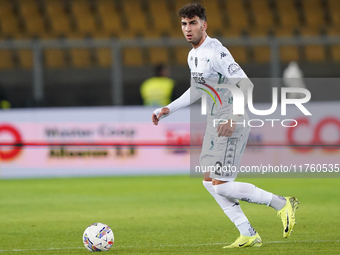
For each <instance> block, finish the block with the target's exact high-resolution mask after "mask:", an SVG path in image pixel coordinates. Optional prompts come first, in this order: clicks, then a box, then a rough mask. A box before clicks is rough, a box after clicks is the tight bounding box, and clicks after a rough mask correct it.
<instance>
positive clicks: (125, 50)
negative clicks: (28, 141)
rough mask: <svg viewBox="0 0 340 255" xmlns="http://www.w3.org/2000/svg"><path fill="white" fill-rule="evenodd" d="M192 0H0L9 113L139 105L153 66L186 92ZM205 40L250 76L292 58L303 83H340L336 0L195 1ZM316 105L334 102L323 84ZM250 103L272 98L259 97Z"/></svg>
mask: <svg viewBox="0 0 340 255" xmlns="http://www.w3.org/2000/svg"><path fill="white" fill-rule="evenodd" d="M187 2H189V0H124V1H123V0H121V1H120V0H0V82H1V84H2V86H3V89H4V90H5V91H6V93H7V96H8V100H9V101H10V102H11V105H12V107H13V108H18V107H36V106H43V107H60V106H108V105H139V104H142V101H141V97H140V94H139V86H140V84H141V83H142V81H143V80H145V79H146V78H148V77H150V76H152V74H153V66H154V65H155V64H157V63H160V62H164V63H167V64H169V65H170V67H171V70H172V75H171V76H172V78H174V79H175V80H176V82H177V87H178V88H179V91H180V92H183V91H185V90H186V89H187V88H188V82H189V71H188V67H187V63H186V58H187V53H188V50H189V49H190V46H189V45H188V44H187V43H186V42H185V39H184V38H183V36H182V33H181V29H180V21H179V18H178V17H177V15H176V11H177V10H178V9H179V8H180V7H181V6H183V5H184V4H186V3H187ZM198 2H200V3H202V4H203V5H204V6H205V7H206V9H207V15H208V34H209V35H210V36H211V37H217V38H219V39H220V40H222V41H223V43H224V44H225V45H226V46H227V47H228V48H229V49H230V51H231V53H232V54H233V56H234V57H235V59H236V61H237V62H239V63H240V64H241V66H242V67H243V68H244V70H245V71H246V73H247V74H248V76H249V77H252V78H254V77H261V78H264V77H281V76H282V72H283V70H284V68H285V67H286V66H287V64H288V63H289V62H290V61H297V62H298V63H299V65H300V67H301V69H302V70H303V72H304V75H305V77H337V76H338V75H339V71H338V70H339V67H340V29H339V27H340V1H339V0H232V1H231V0H200V1H198ZM311 86H312V87H309V89H311V90H312V91H313V92H312V100H316V101H320V100H337V99H338V96H337V95H338V94H339V92H340V88H338V86H333V87H332V89H333V90H336V91H334V92H335V93H331V94H330V93H329V94H328V95H327V96H325V92H324V90H323V88H322V86H321V85H320V84H315V85H314V86H313V85H311ZM255 96H256V97H255V98H254V101H256V102H267V101H269V100H270V98H268V97H267V96H263V95H262V94H261V93H257V94H255Z"/></svg>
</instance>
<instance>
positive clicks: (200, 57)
mask: <svg viewBox="0 0 340 255" xmlns="http://www.w3.org/2000/svg"><path fill="white" fill-rule="evenodd" d="M188 65H189V68H190V72H191V89H192V90H193V89H195V90H198V91H199V92H200V94H201V95H203V93H205V96H206V98H207V107H206V109H207V121H208V123H207V132H209V133H213V134H216V129H217V125H215V127H214V119H229V118H230V117H231V115H232V105H233V95H232V93H231V92H230V90H228V89H226V88H216V86H217V85H218V84H228V86H236V84H237V83H238V82H239V81H240V80H241V79H242V78H247V75H246V74H245V73H244V71H243V70H242V68H241V67H240V66H239V65H238V64H237V63H236V62H235V60H234V58H233V56H232V55H231V54H230V52H229V51H228V49H227V48H226V47H224V46H223V45H222V43H221V42H220V41H219V40H217V39H215V38H210V37H209V36H207V38H206V39H205V40H204V42H203V43H202V44H201V45H200V46H199V47H198V48H197V49H194V48H193V49H192V50H191V51H190V52H189V55H188ZM211 96H213V97H214V99H213V98H212V97H211ZM244 120H245V126H246V127H244V125H241V124H238V125H237V126H236V129H235V131H234V133H233V136H237V135H240V134H243V133H247V132H249V131H250V127H248V124H247V123H248V116H247V114H246V113H245V115H244V116H243V117H242V118H240V120H239V121H238V122H244ZM215 124H216V122H215Z"/></svg>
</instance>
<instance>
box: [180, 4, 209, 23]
mask: <svg viewBox="0 0 340 255" xmlns="http://www.w3.org/2000/svg"><path fill="white" fill-rule="evenodd" d="M177 14H178V16H179V17H180V18H189V19H192V18H193V17H195V16H198V17H199V18H200V19H201V20H204V21H207V15H206V12H205V8H204V6H203V5H201V4H199V3H189V4H186V5H184V6H183V7H182V8H181V9H179V10H178V12H177Z"/></svg>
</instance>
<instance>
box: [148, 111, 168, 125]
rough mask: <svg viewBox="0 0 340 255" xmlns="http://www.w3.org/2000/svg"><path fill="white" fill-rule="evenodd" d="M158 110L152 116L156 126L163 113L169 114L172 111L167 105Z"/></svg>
mask: <svg viewBox="0 0 340 255" xmlns="http://www.w3.org/2000/svg"><path fill="white" fill-rule="evenodd" d="M157 110H158V109H157ZM157 110H156V111H155V112H154V113H153V114H152V117H151V119H152V122H153V124H154V125H155V126H157V125H158V122H159V119H160V117H162V116H163V115H167V114H169V113H170V109H169V108H167V107H163V108H161V109H160V111H157ZM156 114H157V115H156Z"/></svg>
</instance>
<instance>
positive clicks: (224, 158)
mask: <svg viewBox="0 0 340 255" xmlns="http://www.w3.org/2000/svg"><path fill="white" fill-rule="evenodd" d="M178 15H179V17H180V18H181V24H182V31H183V34H184V37H185V38H186V40H187V41H188V42H189V43H190V44H191V45H192V47H193V48H192V49H191V51H190V52H189V55H188V64H189V68H190V71H191V78H192V80H194V81H195V82H193V83H192V85H191V86H190V88H189V89H188V90H187V91H186V92H185V93H184V94H183V95H182V96H181V97H179V98H178V99H176V100H175V101H173V102H172V103H170V104H169V105H167V106H165V107H163V108H158V109H156V110H155V111H154V113H153V114H152V122H153V124H154V125H158V122H159V120H161V119H162V118H164V117H167V116H169V115H170V114H172V113H174V112H175V111H177V110H178V109H180V108H182V107H185V106H188V105H190V104H191V103H193V102H195V101H196V100H198V99H199V98H200V97H201V95H202V94H201V93H205V92H202V91H203V89H207V86H206V84H205V83H206V80H208V79H209V81H212V82H211V84H210V86H212V87H214V86H215V87H216V85H217V84H220V83H225V84H228V86H237V87H238V88H239V89H241V90H242V92H243V94H244V98H245V102H247V93H246V91H247V90H248V89H252V88H253V84H252V82H251V81H250V80H249V79H248V78H247V76H246V74H245V73H244V71H243V70H242V68H241V67H240V66H239V65H238V64H237V63H236V62H235V60H234V58H233V57H232V55H231V54H230V52H229V51H228V50H227V48H225V47H224V46H223V45H222V44H221V43H220V42H219V41H218V40H217V39H214V38H210V37H209V36H208V35H207V33H206V30H207V27H208V24H207V22H206V20H207V19H206V12H205V8H204V7H203V6H202V5H200V4H199V3H189V4H187V5H185V6H183V7H182V8H181V9H180V10H179V11H178ZM213 83H214V84H213ZM218 93H219V95H220V98H221V100H222V103H223V104H221V105H220V104H217V103H215V102H214V101H213V100H209V101H208V106H207V109H208V116H207V120H208V123H207V128H206V133H205V136H204V140H203V145H202V152H201V155H200V165H201V166H215V167H216V169H221V167H223V166H224V167H236V168H237V169H238V167H239V165H240V161H241V158H242V155H243V152H244V148H245V145H246V143H247V140H248V135H249V132H250V127H244V126H243V125H237V124H236V123H237V122H238V123H240V122H243V120H248V116H247V115H246V114H244V115H242V116H239V115H233V113H232V96H233V95H232V93H231V91H230V90H229V89H224V88H223V89H219V90H218ZM208 99H209V98H208ZM216 101H217V100H216ZM217 102H218V101H217ZM245 106H246V105H245ZM214 118H218V119H228V122H227V123H226V121H224V122H221V123H220V124H219V125H218V126H217V127H214V125H213V123H212V120H213V119H214ZM246 123H247V121H246ZM218 167H220V168H218ZM236 175H237V172H231V171H229V172H228V171H223V172H221V171H220V172H219V171H214V172H211V173H210V175H209V173H208V174H204V180H203V185H204V187H205V188H206V189H207V190H208V192H209V193H210V194H211V195H212V196H213V197H214V198H215V200H216V202H217V203H218V204H219V205H220V207H221V208H222V210H223V211H224V213H225V214H226V215H227V216H228V217H229V219H230V220H231V221H232V222H233V223H234V224H235V226H236V227H237V229H238V230H239V232H240V237H238V238H237V239H236V241H235V242H234V243H232V244H230V245H228V246H224V247H223V248H235V247H240V248H243V247H259V246H261V245H262V239H261V237H260V235H259V234H258V233H257V232H256V231H255V229H254V228H253V227H252V226H251V224H250V223H249V221H248V219H247V217H246V216H245V215H244V213H243V211H242V210H241V207H240V204H239V200H242V201H246V202H249V203H255V204H262V205H267V206H270V207H272V208H274V209H275V210H276V211H277V212H278V216H279V217H281V220H282V223H283V236H284V237H288V236H289V235H290V233H291V232H292V230H293V227H294V225H295V210H296V208H297V205H298V203H299V202H298V200H297V199H296V198H295V197H282V196H278V195H275V194H273V193H270V192H268V191H265V190H262V189H260V188H258V187H256V186H254V185H253V184H250V183H243V182H236V181H234V180H235V178H236Z"/></svg>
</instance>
